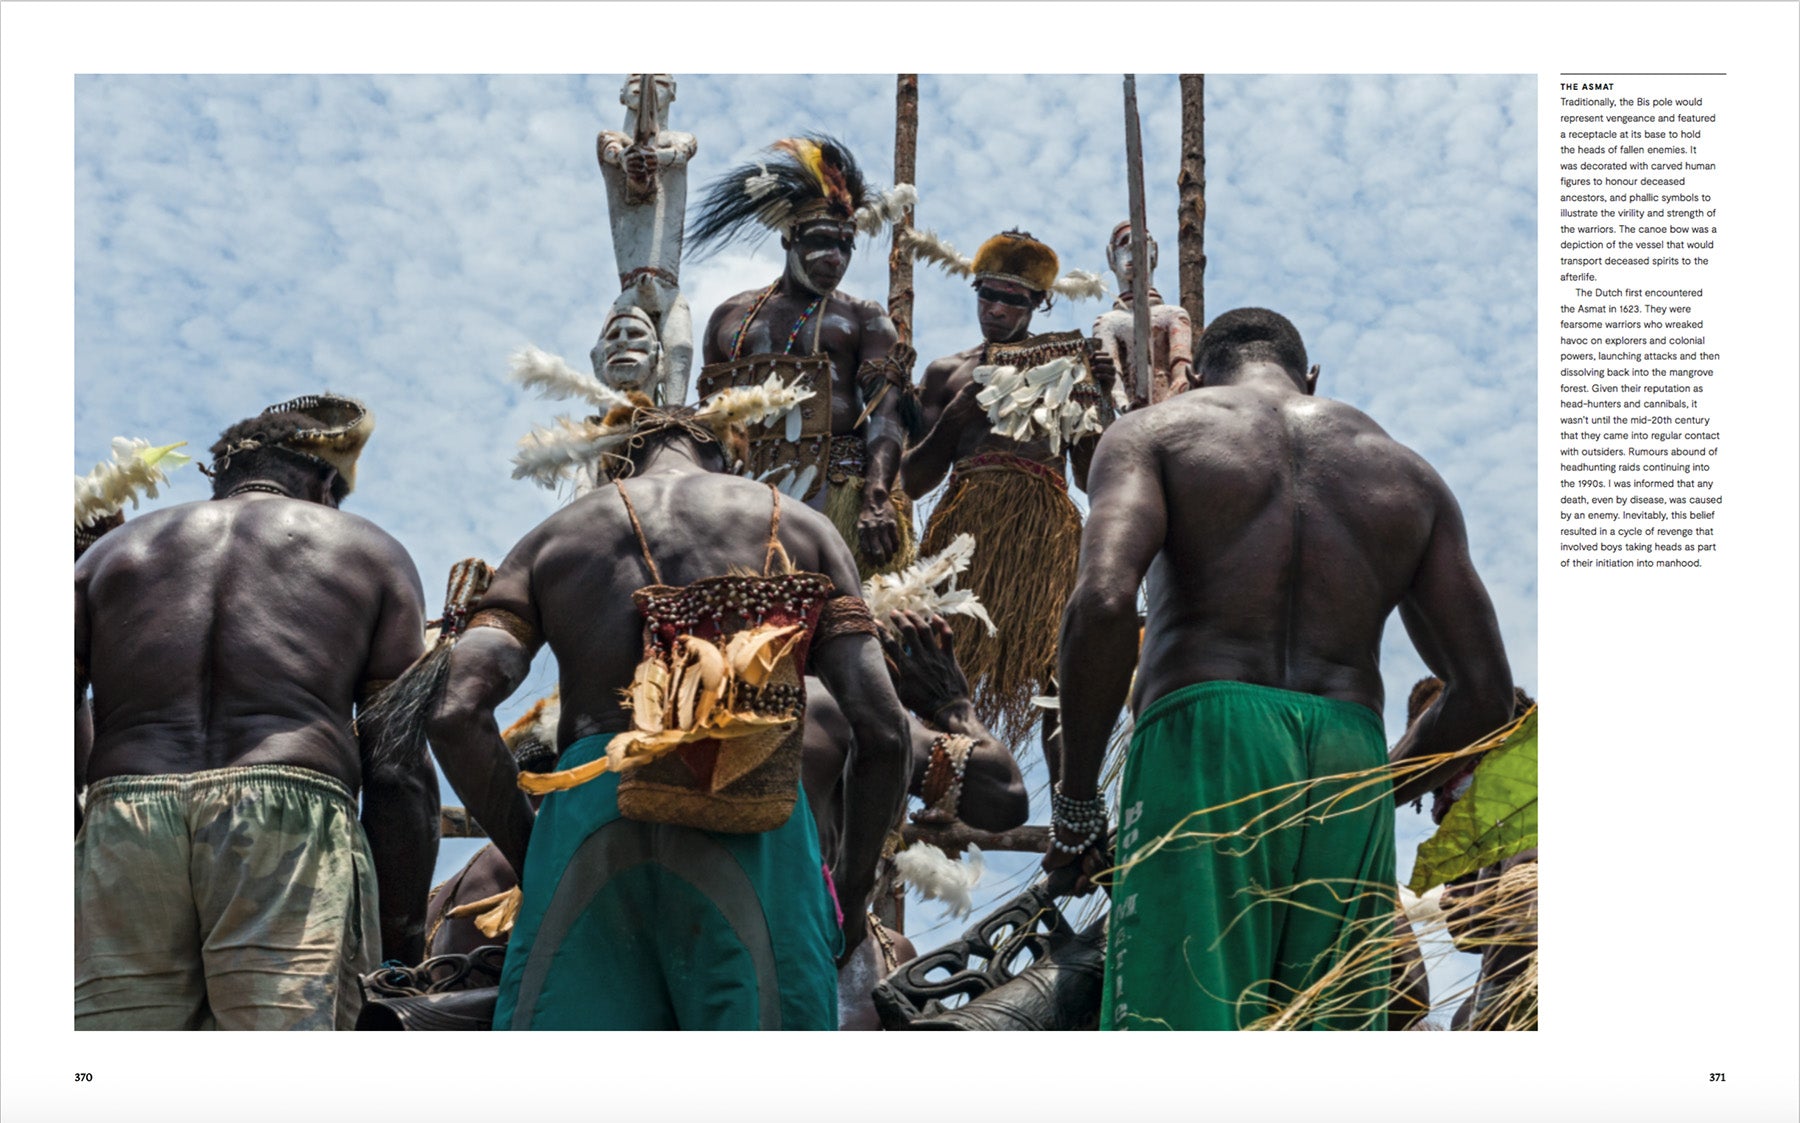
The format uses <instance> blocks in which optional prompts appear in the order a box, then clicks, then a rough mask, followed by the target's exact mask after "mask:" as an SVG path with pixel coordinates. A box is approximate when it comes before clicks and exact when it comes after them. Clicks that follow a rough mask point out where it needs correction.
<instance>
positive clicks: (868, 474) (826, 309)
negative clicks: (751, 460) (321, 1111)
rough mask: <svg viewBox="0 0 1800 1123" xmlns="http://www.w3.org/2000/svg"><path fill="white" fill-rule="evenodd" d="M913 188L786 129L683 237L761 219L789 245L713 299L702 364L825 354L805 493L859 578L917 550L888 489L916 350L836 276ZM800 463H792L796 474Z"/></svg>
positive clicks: (715, 239) (719, 191)
mask: <svg viewBox="0 0 1800 1123" xmlns="http://www.w3.org/2000/svg"><path fill="white" fill-rule="evenodd" d="M910 194H911V189H910V188H906V189H905V190H904V191H902V190H901V189H899V188H896V189H895V191H894V192H891V193H889V194H887V195H881V194H878V193H876V192H875V191H874V190H873V189H871V188H870V187H869V186H868V185H867V184H866V183H865V182H864V180H863V176H862V172H861V171H860V170H859V169H858V167H857V165H856V161H855V159H854V158H853V157H852V156H851V154H850V152H849V150H848V149H846V148H844V147H843V145H842V144H840V143H838V142H836V141H833V140H831V139H830V138H828V137H798V138H789V139H787V140H782V141H778V142H777V143H776V144H775V145H774V146H772V147H771V148H770V150H769V152H768V153H767V155H766V158H765V159H764V160H763V161H762V162H760V163H756V164H748V165H745V166H743V167H740V168H736V169H733V170H732V171H730V172H727V173H726V174H725V175H723V176H721V177H720V178H719V179H718V180H717V181H716V182H715V183H714V184H713V185H712V186H711V187H710V188H708V191H707V196H706V199H705V201H704V203H703V204H702V206H701V210H700V213H699V217H698V218H697V219H696V221H695V224H694V229H693V232H692V234H691V235H690V237H689V244H690V245H692V246H693V247H694V248H695V249H696V250H697V251H700V252H705V251H706V250H708V249H709V248H712V247H716V246H719V245H723V244H725V243H727V242H729V241H731V240H732V239H734V238H740V237H745V236H750V235H752V234H753V233H754V232H755V230H756V228H757V227H759V226H760V227H764V228H767V229H772V230H775V231H777V232H778V233H779V234H780V235H781V248H782V249H783V250H784V251H786V253H787V262H786V265H785V268H784V269H783V270H782V274H781V276H780V277H779V278H778V279H776V281H775V282H774V283H773V284H771V285H769V286H768V287H766V288H762V289H754V290H752V291H750V292H742V293H738V294H737V295H736V296H733V297H731V298H730V299H728V300H726V301H725V302H724V303H722V304H720V305H719V307H718V308H717V309H715V310H714V312H713V314H712V318H711V319H709V320H708V321H707V324H706V334H705V338H704V341H703V343H702V350H701V354H702V357H703V359H704V361H705V362H706V363H707V364H708V365H709V366H711V365H712V364H717V363H730V362H735V361H737V360H741V359H749V358H754V357H761V358H768V357H772V356H775V357H779V356H809V355H825V356H829V357H830V359H831V416H830V441H829V444H828V446H827V447H826V449H825V452H826V454H827V456H828V462H827V463H826V464H825V465H824V466H823V467H822V468H821V467H820V466H819V465H816V464H815V465H811V466H812V467H814V468H815V469H818V473H816V474H815V477H814V480H813V487H812V488H808V489H807V496H808V499H807V502H808V504H809V505H811V506H812V508H813V509H814V510H817V511H823V512H825V513H826V514H827V515H829V516H830V518H831V520H832V523H833V525H835V526H836V527H837V528H838V532H839V533H840V534H841V535H842V536H843V537H844V540H845V541H846V542H848V543H850V544H851V546H853V547H854V548H855V551H856V563H857V568H858V571H859V572H860V573H861V574H862V575H863V576H864V577H865V578H866V577H868V576H870V575H872V574H875V573H891V572H893V571H895V570H898V569H901V568H904V567H905V566H907V565H910V564H912V561H913V558H914V556H915V555H914V548H913V542H912V532H911V528H910V525H908V524H909V523H910V518H911V516H910V504H909V503H908V502H907V501H906V500H905V498H904V497H903V496H901V495H897V494H896V493H895V490H894V477H895V473H896V471H897V470H898V468H899V465H900V447H901V442H902V440H903V439H904V436H905V434H904V431H903V428H902V425H901V406H902V401H903V399H905V398H907V397H908V395H909V393H910V391H911V384H910V381H909V378H910V366H911V357H910V356H911V350H910V348H897V347H896V344H898V342H899V335H898V334H897V333H896V332H895V330H894V324H893V321H891V320H889V319H888V317H887V313H886V312H885V311H884V310H883V309H882V307H881V305H879V304H877V303H875V302H874V301H872V300H861V299H858V298H857V297H854V296H850V295H849V294H847V293H842V292H839V291H838V284H839V282H841V281H842V280H843V279H844V274H845V273H846V272H847V271H848V270H849V268H850V259H851V257H852V255H853V254H854V253H855V249H856V245H855V241H856V235H857V233H858V231H859V230H861V231H863V232H865V233H866V232H869V231H871V230H872V229H879V228H880V224H881V222H882V221H883V219H884V217H891V213H892V212H893V210H894V208H895V206H896V205H897V204H896V200H898V199H904V198H909V197H910ZM759 371H760V368H759ZM706 373H707V372H706V371H702V378H703V379H704V378H705V377H706ZM761 373H766V372H760V373H758V374H757V375H756V376H755V378H754V380H755V381H761ZM789 451H790V452H791V451H792V450H789ZM806 467H807V465H805V464H802V463H799V462H798V461H796V462H795V466H794V469H793V471H794V474H795V475H796V476H797V475H798V474H799V473H801V472H803V471H804V470H805V468H806ZM818 474H823V476H824V477H825V478H824V479H822V480H821V479H819V478H817V475H818ZM815 489H816V490H815Z"/></svg>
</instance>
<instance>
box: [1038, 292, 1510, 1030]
mask: <svg viewBox="0 0 1800 1123" xmlns="http://www.w3.org/2000/svg"><path fill="white" fill-rule="evenodd" d="M1197 365H1198V375H1197V378H1198V385H1196V386H1194V387H1192V388H1190V389H1189V391H1188V392H1187V393H1184V394H1180V395H1178V396H1176V397H1173V398H1171V399H1169V400H1167V401H1165V402H1163V403H1162V404H1161V405H1159V406H1157V407H1156V408H1155V409H1149V410H1140V411H1138V412H1135V413H1132V414H1128V415H1127V416H1125V417H1124V418H1121V419H1120V421H1119V422H1118V423H1117V424H1115V425H1114V426H1113V427H1112V429H1110V430H1109V431H1108V432H1107V434H1106V436H1105V437H1104V438H1102V440H1101V443H1100V447H1099V449H1098V450H1097V452H1096V454H1095V457H1094V463H1093V466H1092V468H1091V469H1090V472H1089V477H1088V482H1089V488H1088V493H1089V495H1090V496H1091V499H1092V513H1091V514H1090V516H1089V519H1088V523H1087V527H1086V530H1085V531H1084V533H1083V535H1082V543H1081V568H1080V576H1079V578H1078V579H1077V583H1076V587H1075V593H1074V595H1073V596H1072V597H1071V598H1070V601H1069V605H1068V608H1067V610H1066V611H1065V613H1064V615H1063V628H1062V636H1061V641H1060V644H1059V666H1060V675H1059V678H1060V682H1061V686H1062V716H1063V738H1064V741H1063V771H1062V781H1061V783H1060V785H1058V789H1057V791H1056V792H1055V793H1054V796H1053V807H1052V824H1053V827H1054V832H1053V833H1054V842H1053V845H1052V848H1051V851H1050V853H1049V854H1048V855H1047V856H1046V857H1045V859H1044V866H1045V868H1046V869H1047V870H1051V871H1059V870H1060V871H1064V872H1063V873H1061V874H1060V875H1059V877H1061V878H1070V877H1071V876H1072V877H1073V881H1074V888H1075V890H1076V891H1077V892H1087V891H1089V890H1091V889H1092V887H1093V885H1094V884H1095V878H1096V877H1097V876H1099V877H1100V879H1101V880H1102V881H1104V882H1105V883H1106V884H1107V885H1108V887H1109V889H1110V891H1111V894H1112V914H1111V920H1110V922H1109V926H1108V933H1107V965H1106V989H1105V997H1104V999H1103V1004H1102V1007H1101V1024H1102V1027H1103V1028H1110V1029H1148V1028H1169V1029H1239V1028H1249V1027H1253V1026H1254V1027H1267V1028H1316V1029H1355V1028H1363V1029H1380V1028H1383V1026H1384V1024H1385V1014H1384V1008H1385V1006H1386V1004H1387V1001H1388V997H1389V978H1388V976H1389V956H1390V951H1391V947H1390V945H1389V943H1388V942H1387V941H1386V940H1385V939H1384V937H1386V936H1388V935H1389V934H1390V933H1391V925H1392V918H1393V913H1394V908H1395V901H1394V896H1395V892H1396V889H1395V884H1394V830H1393V812H1392V807H1393V806H1394V803H1395V801H1402V802H1404V801H1410V800H1411V799H1413V798H1414V797H1415V796H1417V795H1419V794H1421V793H1423V792H1425V791H1429V790H1431V788H1432V787H1433V786H1434V785H1436V784H1437V783H1441V782H1442V781H1443V779H1444V778H1445V777H1444V775H1443V772H1444V769H1442V768H1436V769H1430V770H1427V771H1425V772H1423V773H1421V774H1419V775H1417V776H1414V777H1409V778H1408V779H1407V780H1406V781H1405V782H1404V783H1403V784H1401V785H1399V786H1398V787H1395V786H1394V785H1391V784H1390V783H1389V782H1388V781H1387V780H1386V779H1385V778H1384V776H1383V774H1382V773H1381V772H1380V771H1379V770H1380V769H1382V767H1383V766H1384V765H1385V764H1386V763H1387V761H1388V754H1387V753H1386V752H1385V751H1384V748H1385V746H1384V737H1383V732H1382V724H1381V718H1380V714H1381V707H1382V701H1383V694H1382V683H1381V672H1380V667H1379V666H1378V664H1377V652H1378V651H1379V649H1380V646H1381V632H1382V627H1383V624H1384V623H1385V622H1386V620H1387V618H1388V615H1389V614H1390V613H1391V612H1392V611H1393V610H1394V609H1395V608H1398V609H1399V610H1400V617H1401V620H1402V621H1403V622H1404V623H1405V625H1406V629H1407V633H1408V635H1410V636H1411V638H1412V640H1413V643H1414V645H1415V646H1416V647H1417V648H1418V650H1419V654H1420V656H1421V657H1422V658H1423V659H1424V661H1425V663H1426V664H1427V665H1428V666H1430V667H1431V669H1432V671H1433V672H1434V673H1435V674H1437V675H1438V676H1439V677H1440V678H1442V679H1444V681H1445V683H1446V688H1445V690H1444V693H1443V695H1442V696H1441V697H1440V698H1439V700H1438V701H1437V702H1435V703H1434V704H1433V706H1432V707H1431V709H1430V710H1429V711H1428V712H1427V713H1426V714H1425V715H1424V717H1423V718H1422V719H1421V720H1420V721H1419V722H1417V723H1415V724H1414V725H1413V726H1412V727H1411V728H1410V729H1409V730H1408V732H1407V734H1406V736H1405V737H1404V738H1403V739H1402V741H1401V743H1400V744H1399V745H1397V746H1396V748H1395V752H1394V758H1395V759H1396V760H1407V759H1411V758H1413V757H1416V756H1428V755H1431V754H1435V753H1440V752H1447V751H1451V750H1454V749H1457V748H1461V747H1462V746H1464V745H1467V744H1469V743H1471V742H1473V741H1475V740H1477V739H1478V738H1480V737H1481V736H1482V735H1483V734H1485V733H1487V732H1489V731H1491V730H1493V729H1495V728H1498V727H1499V726H1500V725H1502V724H1504V723H1505V722H1506V720H1507V715H1508V712H1509V709H1510V704H1511V692H1512V678H1511V672H1510V670H1509V669H1508V666H1507V660H1506V652H1505V649H1504V647H1503V646H1502V644H1501V640H1500V631H1499V626H1498V623H1497V621H1496V620H1495V617H1494V610H1493V606H1492V604H1491V603H1490V602H1489V600H1488V596H1487V591H1486V590H1485V589H1484V588H1483V586H1482V583H1481V579H1480V578H1479V577H1478V576H1477V575H1476V573H1475V570H1474V566H1473V565H1472V563H1471V562H1470V559H1469V549H1468V542H1467V538H1466V536H1465V534H1464V530H1463V523H1462V514H1461V511H1460V510H1459V509H1458V507H1457V504H1456V500H1455V498H1454V497H1453V496H1452V495H1451V494H1450V491H1449V489H1448V488H1447V487H1445V485H1444V482H1443V480H1442V479H1440V478H1439V477H1438V475H1437V473H1436V472H1434V471H1433V470H1432V469H1431V466H1430V465H1428V464H1426V463H1425V461H1424V460H1422V459H1421V458H1420V457H1419V456H1418V455H1417V454H1415V453H1413V452H1412V451H1411V450H1409V449H1407V448H1405V447H1403V446H1401V445H1399V444H1397V443H1396V442H1395V441H1394V440H1393V439H1392V438H1390V437H1389V436H1388V435H1387V434H1386V433H1384V432H1383V431H1382V430H1381V428H1380V427H1379V426H1377V425H1376V424H1375V423H1374V422H1373V421H1371V420H1370V419H1369V418H1368V417H1367V416H1365V415H1364V414H1362V413H1360V412H1359V411H1357V410H1355V409H1352V408H1351V407H1349V406H1347V405H1344V404H1343V403H1341V402H1334V401H1330V400H1328V399H1324V398H1318V397H1314V396H1313V384H1314V381H1315V379H1316V375H1313V376H1309V375H1308V373H1307V370H1308V367H1307V359H1306V349H1305V346H1304V344H1302V342H1301V340H1300V335H1299V332H1298V331H1296V330H1295V328H1294V326H1293V325H1292V324H1291V323H1289V322H1288V321H1287V319H1286V318H1284V317H1282V316H1280V315H1277V314H1276V313H1274V312H1270V311H1268V310H1266V309H1257V308H1248V309H1238V310H1236V311H1233V312H1228V313H1226V314H1225V315H1223V316H1220V317H1219V318H1218V319H1216V320H1214V321H1213V323H1212V324H1211V325H1210V326H1209V327H1208V328H1207V329H1206V332H1205V334H1204V336H1203V337H1202V343H1201V350H1200V355H1199V358H1198V364H1197ZM1146 575H1148V578H1149V580H1148V586H1147V591H1148V597H1149V613H1148V619H1147V621H1146V624H1145V628H1144V632H1143V635H1142V639H1141V641H1140V638H1139V635H1138V631H1137V625H1138V618H1137V589H1138V584H1139V582H1140V581H1143V580H1144V579H1145V577H1146ZM1134 667H1135V669H1136V673H1137V678H1136V684H1135V687H1133V686H1132V672H1133V669H1134ZM1128 691H1132V692H1133V697H1132V699H1131V702H1132V707H1133V713H1134V715H1135V717H1136V724H1135V726H1134V730H1133V735H1132V740H1131V746H1130V749H1129V751H1128V755H1127V758H1126V765H1125V776H1124V784H1123V790H1122V794H1121V796H1120V799H1119V815H1118V841H1117V855H1116V858H1115V857H1114V856H1112V855H1109V854H1108V853H1107V852H1106V828H1107V816H1106V813H1105V808H1104V805H1103V804H1102V803H1101V801H1100V799H1099V797H1098V794H1097V790H1096V785H1097V781H1098V778H1099V769H1100V761H1101V756H1102V754H1103V752H1104V750H1105V746H1106V741H1107V738H1108V735H1109V733H1110V732H1111V729H1112V726H1113V723H1114V721H1115V720H1116V719H1117V717H1118V714H1119V709H1120V707H1121V705H1122V704H1123V703H1124V702H1125V701H1126V695H1127V692H1128ZM1463 763H1465V762H1453V763H1452V764H1450V765H1449V769H1450V770H1452V771H1453V770H1455V769H1457V768H1459V767H1461V766H1462V764H1463ZM1115 862H1116V866H1117V868H1116V869H1115V870H1114V871H1113V872H1111V873H1106V874H1104V875H1103V874H1102V871H1105V870H1107V869H1108V868H1109V867H1112V866H1114V864H1115Z"/></svg>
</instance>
